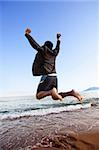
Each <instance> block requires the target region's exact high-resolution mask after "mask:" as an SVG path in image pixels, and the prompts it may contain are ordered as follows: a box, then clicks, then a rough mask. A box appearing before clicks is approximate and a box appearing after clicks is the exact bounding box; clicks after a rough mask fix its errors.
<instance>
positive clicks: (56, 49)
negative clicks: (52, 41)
mask: <svg viewBox="0 0 99 150" xmlns="http://www.w3.org/2000/svg"><path fill="white" fill-rule="evenodd" d="M60 37H61V34H60V33H57V43H56V47H55V49H54V50H53V53H54V55H56V56H57V55H58V53H59V50H60Z"/></svg>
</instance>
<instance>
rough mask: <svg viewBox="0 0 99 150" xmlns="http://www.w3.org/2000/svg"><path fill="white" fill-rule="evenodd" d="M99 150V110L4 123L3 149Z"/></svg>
mask: <svg viewBox="0 0 99 150" xmlns="http://www.w3.org/2000/svg"><path fill="white" fill-rule="evenodd" d="M36 149H37V150H54V149H55V150H60V149H63V150H64V149H66V150H99V108H98V106H97V107H91V108H88V109H84V110H76V111H71V112H61V113H59V114H49V115H44V116H34V117H22V118H18V119H13V120H11V119H10V120H9V119H8V120H6V121H5V120H2V121H1V123H0V150H36Z"/></svg>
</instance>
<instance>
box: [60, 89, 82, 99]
mask: <svg viewBox="0 0 99 150" xmlns="http://www.w3.org/2000/svg"><path fill="white" fill-rule="evenodd" d="M58 94H59V95H61V96H62V98H64V97H67V96H73V97H76V98H77V99H78V100H79V101H81V100H82V99H83V97H82V96H81V95H80V94H79V93H78V92H76V91H74V90H71V91H69V92H60V93H58Z"/></svg>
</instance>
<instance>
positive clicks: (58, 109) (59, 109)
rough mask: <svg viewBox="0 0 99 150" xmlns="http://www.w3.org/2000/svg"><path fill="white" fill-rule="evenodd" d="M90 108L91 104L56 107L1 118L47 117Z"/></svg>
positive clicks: (6, 115) (1, 118)
mask: <svg viewBox="0 0 99 150" xmlns="http://www.w3.org/2000/svg"><path fill="white" fill-rule="evenodd" d="M89 107H91V103H86V104H77V105H69V106H64V107H56V108H48V109H39V110H31V111H28V112H23V113H15V114H4V115H1V116H0V120H3V119H16V118H20V117H26V116H43V115H47V114H51V113H60V112H64V111H74V110H78V109H84V108H89Z"/></svg>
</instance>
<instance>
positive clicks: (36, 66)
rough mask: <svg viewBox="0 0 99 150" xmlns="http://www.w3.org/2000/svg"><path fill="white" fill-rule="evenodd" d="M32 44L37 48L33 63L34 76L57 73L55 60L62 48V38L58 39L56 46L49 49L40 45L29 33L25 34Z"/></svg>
mask: <svg viewBox="0 0 99 150" xmlns="http://www.w3.org/2000/svg"><path fill="white" fill-rule="evenodd" d="M25 36H26V38H27V39H28V41H29V43H30V44H31V46H32V47H33V48H34V49H35V50H37V54H36V56H35V59H34V62H33V65H32V73H33V75H34V76H40V75H46V74H50V73H56V68H55V60H56V56H57V55H58V53H59V49H60V40H57V44H56V48H55V49H54V50H51V49H49V48H48V47H47V46H45V45H43V46H40V45H39V44H38V43H37V42H36V41H35V40H34V39H33V38H32V37H31V36H30V35H29V34H25Z"/></svg>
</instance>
